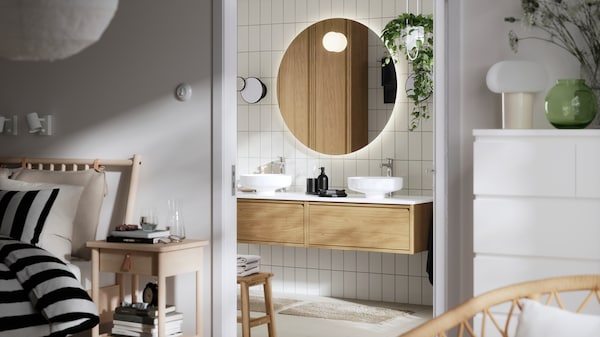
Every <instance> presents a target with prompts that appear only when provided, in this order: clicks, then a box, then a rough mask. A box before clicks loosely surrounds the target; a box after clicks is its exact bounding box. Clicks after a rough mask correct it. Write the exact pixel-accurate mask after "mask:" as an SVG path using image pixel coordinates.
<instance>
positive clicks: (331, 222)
mask: <svg viewBox="0 0 600 337" xmlns="http://www.w3.org/2000/svg"><path fill="white" fill-rule="evenodd" d="M309 214H310V228H309V238H310V242H309V244H310V245H320V246H343V247H348V248H352V247H356V248H365V249H371V248H376V249H397V250H411V249H412V247H411V245H410V242H411V241H412V240H411V234H412V233H411V230H410V212H409V209H408V208H401V207H373V206H368V207H362V206H356V205H355V206H341V205H317V204H311V205H310V209H309ZM349 219H350V220H349Z"/></svg>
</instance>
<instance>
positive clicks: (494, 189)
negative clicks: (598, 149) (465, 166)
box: [473, 139, 575, 197]
mask: <svg viewBox="0 0 600 337" xmlns="http://www.w3.org/2000/svg"><path fill="white" fill-rule="evenodd" d="M473 191H474V193H475V194H477V195H518V196H557V197H558V196H562V197H572V196H575V143H573V142H569V141H566V140H565V139H537V140H536V141H535V142H534V141H531V140H528V139H511V140H510V141H507V140H503V141H493V140H486V141H476V142H475V144H474V148H473Z"/></svg>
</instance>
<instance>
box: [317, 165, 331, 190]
mask: <svg viewBox="0 0 600 337" xmlns="http://www.w3.org/2000/svg"><path fill="white" fill-rule="evenodd" d="M327 189H329V178H327V176H326V175H325V168H324V167H321V174H319V176H318V177H317V190H318V191H322V190H327Z"/></svg>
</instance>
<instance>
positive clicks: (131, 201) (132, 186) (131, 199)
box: [0, 154, 142, 223]
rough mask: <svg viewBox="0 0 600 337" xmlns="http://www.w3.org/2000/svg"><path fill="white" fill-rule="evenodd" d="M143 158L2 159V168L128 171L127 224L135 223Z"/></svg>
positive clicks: (139, 156)
mask: <svg viewBox="0 0 600 337" xmlns="http://www.w3.org/2000/svg"><path fill="white" fill-rule="evenodd" d="M141 165H142V156H141V155H139V154H134V155H133V157H131V158H129V159H102V158H98V159H78V158H29V157H21V158H19V157H0V167H9V168H17V167H23V168H29V169H38V170H48V171H80V170H88V169H90V168H95V169H100V168H101V167H102V168H103V169H104V170H105V171H112V170H122V169H124V168H125V169H128V171H129V174H130V177H129V184H128V186H127V198H126V201H125V217H124V220H125V223H134V222H133V210H134V205H135V197H136V193H137V187H138V181H139V173H140V166H141Z"/></svg>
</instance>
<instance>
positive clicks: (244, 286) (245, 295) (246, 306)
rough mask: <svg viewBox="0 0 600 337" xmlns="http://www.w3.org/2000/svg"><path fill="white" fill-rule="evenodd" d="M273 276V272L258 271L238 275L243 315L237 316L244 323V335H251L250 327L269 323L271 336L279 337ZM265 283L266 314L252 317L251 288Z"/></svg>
mask: <svg viewBox="0 0 600 337" xmlns="http://www.w3.org/2000/svg"><path fill="white" fill-rule="evenodd" d="M271 276H273V274H272V273H257V274H252V275H248V276H238V278H237V283H238V284H239V285H240V299H241V310H242V316H241V317H239V316H238V318H237V321H238V323H242V336H243V337H250V328H253V327H255V326H257V325H262V324H267V329H268V332H269V337H277V334H276V333H275V316H274V312H273V311H274V310H273V301H272V296H271ZM260 284H262V285H263V289H264V291H265V313H266V315H264V316H261V317H256V318H250V291H249V288H250V287H252V286H256V285H260Z"/></svg>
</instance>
